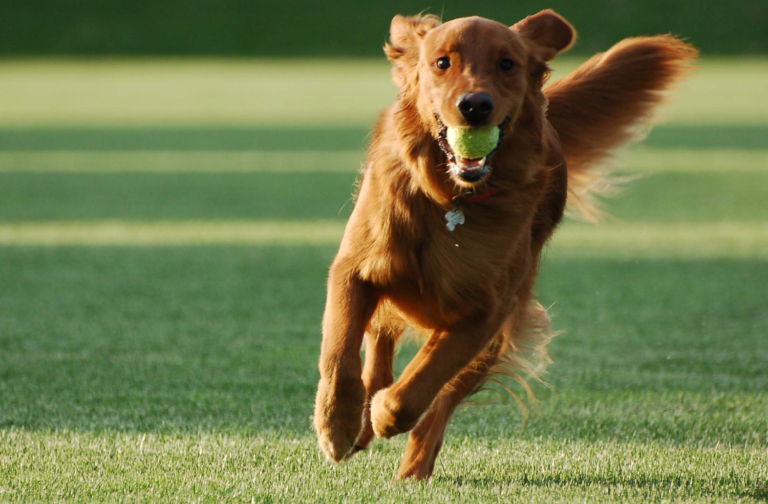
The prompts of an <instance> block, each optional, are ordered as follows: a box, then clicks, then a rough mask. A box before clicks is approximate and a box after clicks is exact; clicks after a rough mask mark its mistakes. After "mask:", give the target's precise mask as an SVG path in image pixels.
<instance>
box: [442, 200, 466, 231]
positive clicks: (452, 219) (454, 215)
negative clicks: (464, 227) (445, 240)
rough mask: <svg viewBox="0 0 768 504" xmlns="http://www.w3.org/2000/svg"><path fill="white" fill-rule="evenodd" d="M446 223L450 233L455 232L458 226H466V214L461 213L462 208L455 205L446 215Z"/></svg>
mask: <svg viewBox="0 0 768 504" xmlns="http://www.w3.org/2000/svg"><path fill="white" fill-rule="evenodd" d="M445 221H446V224H445V227H447V228H448V231H453V230H454V229H456V226H457V225H460V224H464V212H462V211H461V207H459V206H458V205H455V206H454V207H453V208H452V209H451V210H450V211H449V212H447V213H446V214H445Z"/></svg>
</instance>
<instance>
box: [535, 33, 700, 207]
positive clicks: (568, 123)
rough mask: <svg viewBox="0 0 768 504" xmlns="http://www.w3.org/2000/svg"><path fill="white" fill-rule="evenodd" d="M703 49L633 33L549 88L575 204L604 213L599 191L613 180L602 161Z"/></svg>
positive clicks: (639, 129) (646, 118)
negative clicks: (597, 202) (599, 204)
mask: <svg viewBox="0 0 768 504" xmlns="http://www.w3.org/2000/svg"><path fill="white" fill-rule="evenodd" d="M697 55H698V51H697V50H696V49H695V48H694V47H692V46H690V45H688V44H686V43H685V42H683V41H681V40H679V39H677V38H675V37H673V36H671V35H662V36H656V37H639V38H629V39H625V40H622V41H621V42H619V43H618V44H616V45H615V46H613V47H612V48H611V49H610V50H609V51H607V52H605V53H600V54H596V55H595V56H593V57H592V58H591V59H589V60H588V61H587V62H586V63H584V64H583V65H581V66H580V67H579V68H578V69H576V70H575V71H574V72H573V73H571V74H569V75H567V76H566V77H563V78H562V79H559V80H557V81H556V82H553V83H552V84H550V85H548V86H547V87H546V88H545V89H544V93H545V94H546V95H547V97H548V99H549V109H548V113H547V115H548V119H549V121H550V123H552V125H553V126H554V128H555V130H556V131H557V133H558V135H559V137H560V144H561V145H562V148H563V153H564V154H565V159H566V162H567V163H568V172H569V175H568V186H569V194H568V196H569V198H568V199H569V206H570V207H571V208H572V209H574V210H576V211H578V212H579V213H580V214H581V215H582V216H583V217H585V218H587V219H588V220H592V221H594V220H597V219H598V217H599V216H600V212H599V210H598V209H597V207H596V206H595V199H594V195H595V194H601V193H605V192H606V190H607V189H608V188H609V187H610V185H611V181H610V179H609V177H608V176H607V172H606V170H605V169H604V168H603V169H601V167H604V166H605V162H606V161H608V160H609V158H610V157H611V154H612V153H613V152H614V151H615V149H616V148H618V147H620V146H622V145H624V144H626V143H627V142H629V141H632V140H635V139H638V138H639V137H640V136H641V134H642V133H643V126H645V125H648V124H649V123H650V121H651V119H653V113H654V111H655V109H656V107H657V106H658V105H659V104H661V103H662V102H663V101H664V94H663V93H664V91H667V90H668V89H670V88H671V87H672V86H673V84H675V83H676V82H677V81H679V80H680V79H681V78H682V77H684V76H685V75H686V73H687V71H688V70H689V69H690V68H691V66H690V64H691V63H692V61H693V60H694V59H695V58H696V56H697Z"/></svg>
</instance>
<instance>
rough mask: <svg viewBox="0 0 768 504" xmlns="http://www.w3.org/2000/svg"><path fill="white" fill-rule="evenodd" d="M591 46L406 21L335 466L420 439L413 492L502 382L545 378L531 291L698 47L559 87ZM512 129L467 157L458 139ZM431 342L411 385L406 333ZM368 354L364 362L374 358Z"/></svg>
mask: <svg viewBox="0 0 768 504" xmlns="http://www.w3.org/2000/svg"><path fill="white" fill-rule="evenodd" d="M575 36H576V32H575V31H574V29H573V27H572V26H571V25H570V24H569V23H568V22H567V21H566V20H565V19H564V18H563V17H561V16H560V15H558V14H557V13H555V12H554V11H552V10H544V11H542V12H539V13H538V14H535V15H533V16H529V17H527V18H525V19H524V20H522V21H520V22H518V23H516V24H514V25H512V26H511V27H510V26H506V25H504V24H502V23H498V22H495V21H491V20H488V19H484V18H480V17H468V18H461V19H455V20H452V21H449V22H446V23H441V22H440V21H439V20H438V18H437V17H435V16H430V15H419V16H413V17H403V16H396V17H395V18H394V19H393V20H392V24H391V29H390V42H389V43H387V44H386V45H385V47H384V51H385V53H386V56H387V58H388V59H389V61H390V62H391V63H392V76H393V80H394V82H395V84H396V85H397V86H398V87H399V94H398V96H397V99H396V101H395V102H394V103H393V104H392V105H391V106H390V107H389V108H387V109H386V110H385V111H384V112H383V113H382V114H381V116H380V119H379V122H378V124H377V126H376V128H375V130H374V132H373V135H372V140H371V142H370V145H369V149H368V155H367V160H366V167H365V169H364V171H363V174H362V178H361V181H360V186H359V190H358V195H357V200H356V203H355V207H354V210H353V212H352V215H351V217H350V219H349V221H348V223H347V226H346V229H345V232H344V237H343V239H342V241H341V245H340V248H339V251H338V254H337V255H336V258H335V259H334V261H333V263H332V265H331V268H330V273H329V279H328V294H327V302H326V306H325V313H324V316H323V326H322V329H323V339H322V345H321V355H320V364H319V368H320V381H319V384H318V391H317V399H316V403H315V413H314V425H315V429H316V431H317V437H318V440H319V444H320V447H321V449H322V450H323V452H324V453H325V454H326V455H327V457H328V458H330V459H331V460H333V461H335V462H340V461H343V460H346V459H348V458H349V457H351V456H352V455H353V454H354V453H356V452H357V451H359V450H362V449H365V448H366V447H367V446H368V444H369V443H370V442H371V441H372V439H373V437H374V435H375V436H378V437H383V438H391V437H392V436H396V435H398V434H401V433H405V432H410V437H409V439H408V443H407V448H406V451H405V455H404V458H403V460H402V464H401V466H400V470H399V477H400V478H415V479H426V478H429V477H430V476H431V474H432V472H433V469H434V465H435V460H436V458H437V455H438V453H439V451H440V448H441V445H442V441H443V434H444V431H445V428H446V424H447V423H448V420H449V418H450V417H451V415H452V414H453V412H454V410H455V409H456V407H457V406H458V405H459V403H461V402H462V400H464V399H465V398H466V397H467V396H469V395H470V394H472V393H473V392H476V391H477V390H478V389H479V388H480V387H481V386H482V385H483V384H484V383H485V382H486V381H487V380H488V379H489V377H491V376H493V374H494V373H496V372H504V370H506V372H508V373H517V372H523V373H525V372H527V373H529V374H534V375H535V374H536V373H538V372H539V371H540V369H541V366H540V365H543V364H544V363H545V362H546V359H547V357H546V351H545V348H546V343H547V341H548V340H549V338H550V333H549V329H548V328H549V319H548V317H547V313H546V310H544V309H543V308H542V307H541V305H540V304H539V303H537V302H536V300H535V297H534V294H533V287H534V282H535V280H536V276H537V273H538V271H539V263H540V258H541V254H542V249H543V248H544V245H545V244H546V243H547V241H548V240H549V239H550V237H551V236H552V233H553V232H554V230H555V228H556V227H557V225H558V224H559V223H560V221H561V219H562V218H563V214H564V210H565V207H566V200H568V203H570V206H574V207H575V208H577V209H578V210H580V211H581V212H582V214H584V215H586V216H587V217H594V215H595V206H594V202H593V201H592V200H591V197H592V196H593V194H594V189H595V188H596V187H598V186H600V185H601V181H603V179H604V175H603V172H602V171H601V170H600V169H599V168H598V167H599V166H600V165H601V163H602V162H603V161H605V160H606V159H607V158H609V157H610V155H611V153H612V152H613V151H614V150H615V149H616V148H618V147H620V146H622V145H624V144H626V143H627V142H628V141H630V140H632V139H634V137H635V136H636V134H637V131H638V129H639V127H640V126H643V125H645V124H647V123H648V122H649V120H651V119H652V117H653V116H654V110H655V109H656V108H657V106H658V105H659V104H660V103H662V102H663V99H664V93H663V92H664V91H666V90H668V89H669V88H670V87H671V86H672V85H673V84H675V83H676V82H678V81H679V80H680V79H681V78H682V77H683V76H684V75H685V74H686V72H687V70H688V69H689V68H690V63H691V62H692V61H693V60H694V59H695V57H696V56H697V51H696V50H695V49H694V48H693V47H691V46H690V45H688V44H686V43H685V42H683V41H681V40H679V39H677V38H674V37H672V36H669V35H663V36H655V37H642V38H630V39H625V40H623V41H621V42H619V43H618V44H616V45H615V46H613V47H612V48H611V49H610V50H609V51H607V52H605V53H601V54H598V55H596V56H594V57H593V58H591V59H590V60H588V61H587V62H586V63H584V64H583V65H582V66H581V67H579V68H578V69H577V70H575V71H574V72H573V73H571V74H570V75H568V76H566V77H564V78H562V79H560V80H558V81H556V82H554V83H552V84H550V85H548V86H546V87H545V83H546V81H547V79H548V77H549V68H548V66H547V63H548V62H549V61H551V60H552V59H553V58H554V57H555V56H556V55H557V54H559V53H561V52H563V51H565V50H566V49H568V48H569V47H570V46H571V45H572V43H573V42H574V39H575ZM488 126H499V128H500V135H499V139H498V141H497V145H496V146H495V148H494V150H493V152H492V153H491V154H489V155H487V156H485V157H484V158H482V159H479V160H478V159H465V158H463V157H461V156H460V155H458V154H457V153H456V152H453V150H452V148H451V146H450V145H449V144H448V142H446V131H447V129H448V128H452V127H453V128H468V127H488ZM409 327H410V328H415V329H416V330H417V331H418V332H419V333H421V334H423V335H424V336H425V337H426V341H425V343H424V345H423V346H422V347H421V348H420V350H419V351H418V353H417V355H416V356H415V357H414V359H413V360H412V361H411V362H410V363H409V364H408V366H407V367H406V368H405V370H404V371H403V373H402V374H401V375H400V377H399V378H398V380H397V381H395V380H394V376H393V371H392V364H393V355H394V352H395V347H396V344H397V342H398V339H399V338H400V336H401V335H402V334H403V332H404V331H405V329H406V328H409ZM364 340H365V363H363V360H362V356H361V348H362V346H363V341H364Z"/></svg>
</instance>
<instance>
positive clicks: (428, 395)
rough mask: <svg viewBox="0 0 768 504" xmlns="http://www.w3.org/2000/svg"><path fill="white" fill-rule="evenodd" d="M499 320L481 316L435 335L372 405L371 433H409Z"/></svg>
mask: <svg viewBox="0 0 768 504" xmlns="http://www.w3.org/2000/svg"><path fill="white" fill-rule="evenodd" d="M500 324H501V317H499V316H494V315H486V314H484V315H482V316H478V317H474V318H473V319H472V320H468V321H465V322H463V323H461V324H460V325H457V326H456V327H453V328H451V330H449V331H446V332H436V333H434V334H433V335H432V336H431V337H430V338H429V341H427V343H426V344H425V345H424V346H423V347H422V348H421V350H419V352H418V353H417V354H416V357H414V359H413V360H412V361H411V363H410V364H408V366H407V367H406V368H405V371H403V374H402V375H400V378H399V379H398V380H397V382H396V383H395V384H394V385H392V386H391V387H389V388H387V389H384V390H382V391H380V392H379V393H378V394H376V395H375V396H374V398H373V401H372V403H371V421H372V423H373V430H374V431H375V432H376V435H377V436H379V437H385V438H389V437H392V436H395V435H397V434H401V433H403V432H407V431H409V430H411V429H412V428H413V427H414V426H415V425H416V423H417V422H418V421H419V418H421V416H422V415H423V414H424V412H425V411H427V409H428V408H429V406H430V405H431V404H432V401H433V400H434V399H435V397H436V396H437V394H438V393H439V392H440V390H441V389H442V388H443V386H444V385H445V384H446V383H447V382H448V381H450V380H451V379H452V378H453V377H454V376H456V375H457V374H458V373H459V371H461V370H462V369H463V368H464V367H465V366H466V365H467V364H469V363H470V362H471V361H472V360H473V359H474V358H475V357H476V356H477V355H478V354H479V353H480V352H481V351H482V350H483V349H484V348H485V347H486V346H487V345H488V343H489V342H490V341H491V339H492V338H493V336H494V335H495V334H496V332H497V331H498V329H499V326H500Z"/></svg>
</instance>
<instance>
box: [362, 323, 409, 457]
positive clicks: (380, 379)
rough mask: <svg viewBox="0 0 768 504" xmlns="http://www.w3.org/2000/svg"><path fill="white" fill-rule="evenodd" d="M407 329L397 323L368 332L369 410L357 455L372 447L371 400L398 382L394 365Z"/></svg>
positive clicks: (366, 374) (365, 370)
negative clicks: (396, 346) (396, 353)
mask: <svg viewBox="0 0 768 504" xmlns="http://www.w3.org/2000/svg"><path fill="white" fill-rule="evenodd" d="M403 330H404V327H403V326H401V325H394V324H393V325H388V326H384V327H371V328H370V330H369V331H367V332H366V333H365V367H364V368H363V384H364V385H365V409H364V410H363V430H362V431H360V435H359V436H358V437H357V441H355V448H354V450H355V451H356V452H357V451H360V450H365V449H366V448H368V444H369V443H370V442H371V440H372V439H373V436H374V434H373V425H372V424H371V399H372V398H373V396H374V395H375V394H376V392H378V391H379V390H381V389H383V388H387V387H389V386H390V385H392V382H393V381H394V375H393V374H392V366H393V364H394V360H395V344H396V343H397V339H398V338H399V337H400V335H401V334H402V333H403Z"/></svg>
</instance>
